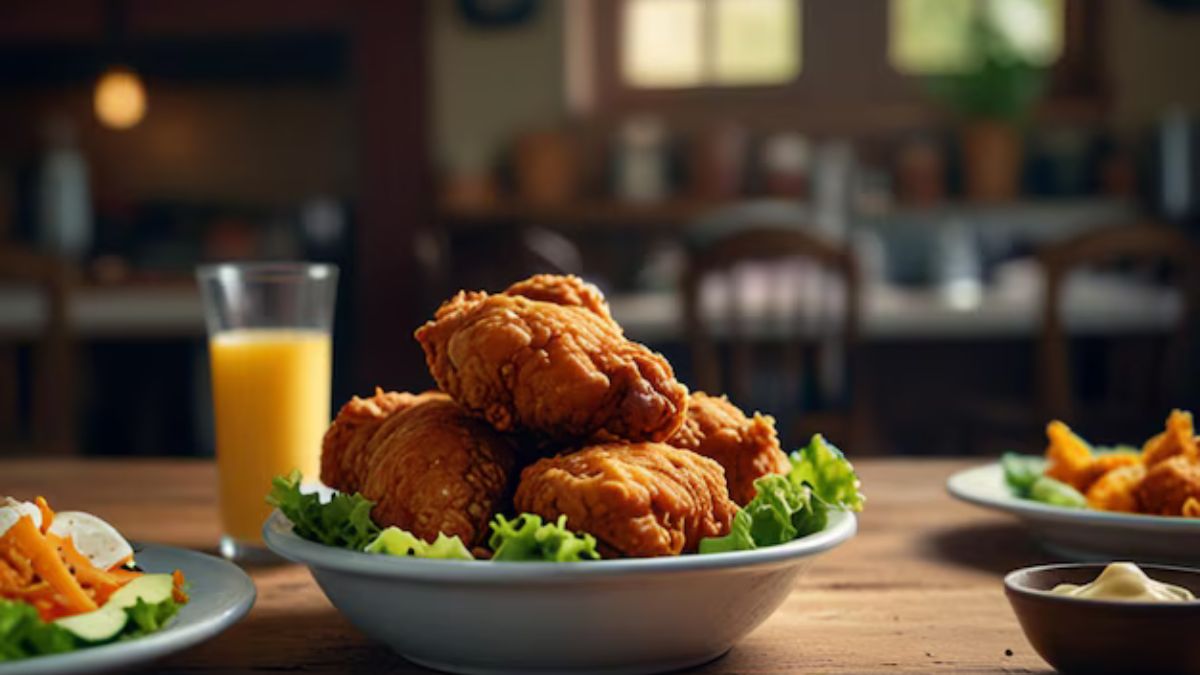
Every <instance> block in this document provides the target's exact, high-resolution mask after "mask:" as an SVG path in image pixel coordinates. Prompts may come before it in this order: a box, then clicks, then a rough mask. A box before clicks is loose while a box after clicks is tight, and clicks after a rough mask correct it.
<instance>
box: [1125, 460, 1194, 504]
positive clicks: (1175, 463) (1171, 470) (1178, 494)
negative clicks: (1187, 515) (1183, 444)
mask: <svg viewBox="0 0 1200 675" xmlns="http://www.w3.org/2000/svg"><path fill="white" fill-rule="evenodd" d="M1136 492H1137V499H1138V503H1139V504H1140V505H1141V510H1142V512H1143V513H1151V514H1155V515H1160V516H1182V515H1184V510H1185V508H1188V509H1189V510H1190V508H1193V507H1189V506H1188V503H1189V502H1190V501H1191V500H1193V499H1195V500H1200V462H1197V461H1195V460H1193V459H1191V458H1189V457H1186V456H1184V455H1175V456H1173V457H1171V458H1169V459H1165V460H1163V461H1161V462H1159V463H1158V464H1155V465H1154V466H1153V467H1151V468H1150V469H1149V470H1148V471H1147V472H1146V477H1145V478H1143V479H1142V482H1141V483H1140V484H1139V485H1138V487H1137V490H1136Z"/></svg>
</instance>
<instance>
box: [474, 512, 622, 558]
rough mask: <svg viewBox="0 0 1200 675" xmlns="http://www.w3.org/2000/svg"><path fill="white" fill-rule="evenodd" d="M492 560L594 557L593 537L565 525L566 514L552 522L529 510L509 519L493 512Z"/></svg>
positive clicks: (489, 543)
mask: <svg viewBox="0 0 1200 675" xmlns="http://www.w3.org/2000/svg"><path fill="white" fill-rule="evenodd" d="M491 527H492V536H491V538H489V539H488V545H489V546H491V547H492V551H493V554H492V560H509V561H548V562H579V561H583V560H597V559H599V558H600V554H599V553H597V552H596V538H595V537H593V536H592V535H590V534H586V533H576V532H572V531H571V530H568V529H567V517H566V516H559V517H558V520H557V521H555V522H553V523H544V524H543V523H542V519H541V517H539V516H536V515H534V514H532V513H523V514H521V515H519V516H517V517H516V518H514V519H512V520H509V519H507V518H505V517H504V516H502V515H500V514H497V515H496V517H495V518H494V519H493V520H492V523H491Z"/></svg>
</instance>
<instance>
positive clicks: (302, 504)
mask: <svg viewBox="0 0 1200 675" xmlns="http://www.w3.org/2000/svg"><path fill="white" fill-rule="evenodd" d="M301 478H302V477H301V475H300V472H299V471H293V472H291V473H290V474H288V475H287V476H276V477H275V479H274V480H272V481H271V492H270V493H269V494H268V495H267V503H268V504H270V505H271V506H273V507H275V508H277V509H279V510H280V512H282V513H283V515H285V516H287V519H288V520H290V521H292V529H293V531H294V532H295V533H296V535H297V536H299V537H303V538H304V539H308V540H309V541H315V542H317V543H320V544H325V545H326V546H336V547H339V548H348V549H352V550H355V551H361V550H363V549H364V548H366V546H367V544H369V543H371V541H373V540H374V539H375V538H376V537H378V536H379V526H378V525H376V524H375V522H374V521H372V520H371V509H372V508H373V507H374V506H375V503H374V502H372V501H371V500H369V499H367V498H366V497H363V496H362V495H361V494H358V493H354V494H353V495H347V494H342V493H336V494H334V495H333V497H331V498H330V499H329V501H327V502H323V501H321V496H320V495H318V494H316V493H305V492H302V491H301V489H300V480H301Z"/></svg>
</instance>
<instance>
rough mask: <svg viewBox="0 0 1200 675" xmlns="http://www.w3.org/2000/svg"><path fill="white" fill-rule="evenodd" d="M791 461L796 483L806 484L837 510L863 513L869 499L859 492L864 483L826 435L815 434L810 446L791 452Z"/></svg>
mask: <svg viewBox="0 0 1200 675" xmlns="http://www.w3.org/2000/svg"><path fill="white" fill-rule="evenodd" d="M791 460H792V470H791V471H790V472H789V473H788V480H790V481H791V482H792V483H793V484H795V485H799V484H801V483H804V484H807V485H808V486H809V487H811V488H812V490H813V493H814V494H816V495H817V497H819V498H820V499H821V500H823V501H824V502H826V503H827V504H829V505H830V506H832V507H834V508H838V509H845V510H848V511H862V509H863V504H864V503H866V497H865V496H864V495H863V494H862V492H860V491H859V488H860V487H861V485H862V484H861V483H860V482H859V480H858V474H856V473H854V466H853V465H852V464H850V461H849V460H847V459H846V456H845V455H844V454H843V453H842V451H841V450H838V448H837V446H835V445H834V444H832V443H830V442H829V441H826V440H825V437H824V436H822V435H821V434H814V435H813V437H812V440H810V441H809V442H808V445H806V446H804V447H803V448H800V449H799V450H798V451H796V452H793V453H792V456H791Z"/></svg>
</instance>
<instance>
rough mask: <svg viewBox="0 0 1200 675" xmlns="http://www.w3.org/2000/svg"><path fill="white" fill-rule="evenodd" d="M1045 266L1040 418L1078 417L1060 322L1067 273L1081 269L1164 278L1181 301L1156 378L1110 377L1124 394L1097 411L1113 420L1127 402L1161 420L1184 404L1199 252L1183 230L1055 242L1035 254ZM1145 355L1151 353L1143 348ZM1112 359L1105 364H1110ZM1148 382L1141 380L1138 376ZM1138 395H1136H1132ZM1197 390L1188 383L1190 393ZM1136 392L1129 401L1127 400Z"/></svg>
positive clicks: (1139, 230)
mask: <svg viewBox="0 0 1200 675" xmlns="http://www.w3.org/2000/svg"><path fill="white" fill-rule="evenodd" d="M1038 260H1039V262H1040V263H1041V265H1042V266H1043V268H1044V271H1045V278H1046V286H1045V298H1044V305H1043V313H1044V315H1043V322H1042V332H1041V338H1040V341H1039V345H1038V352H1039V358H1038V370H1039V373H1038V374H1039V376H1040V378H1039V384H1040V387H1039V403H1040V407H1041V414H1042V418H1043V419H1063V420H1068V421H1070V420H1071V419H1073V417H1074V416H1075V415H1076V414H1077V413H1078V412H1079V411H1078V410H1077V408H1078V407H1079V406H1078V404H1077V402H1076V401H1075V397H1074V396H1073V393H1072V387H1071V383H1072V372H1071V346H1070V340H1069V336H1068V335H1067V333H1066V329H1065V326H1064V320H1063V304H1064V301H1063V296H1064V291H1065V289H1066V282H1067V279H1068V277H1069V276H1070V275H1071V273H1072V272H1075V271H1078V270H1080V269H1082V268H1085V267H1099V266H1111V265H1114V264H1123V265H1128V266H1134V267H1140V268H1145V269H1147V270H1149V271H1151V272H1155V273H1161V272H1168V273H1169V274H1167V275H1166V277H1165V278H1166V280H1167V281H1168V282H1169V284H1170V286H1171V287H1173V288H1174V289H1175V290H1176V291H1177V292H1178V294H1179V298H1180V300H1181V303H1182V304H1181V307H1180V314H1179V319H1178V321H1177V322H1176V323H1175V325H1174V327H1173V328H1172V329H1171V331H1170V334H1169V335H1168V336H1167V340H1166V346H1165V349H1163V350H1161V351H1160V352H1158V351H1157V350H1149V351H1156V352H1157V353H1156V354H1152V355H1153V356H1160V357H1161V358H1157V359H1155V360H1157V361H1158V363H1157V364H1156V366H1157V368H1155V369H1153V370H1156V371H1157V372H1152V371H1147V370H1146V369H1145V368H1142V367H1140V366H1136V367H1135V369H1134V372H1131V369H1130V368H1128V367H1126V368H1124V372H1121V373H1120V374H1119V375H1115V377H1116V379H1119V380H1120V381H1117V382H1113V381H1111V380H1112V379H1114V378H1113V377H1110V382H1109V383H1108V385H1109V389H1110V390H1111V389H1117V390H1123V392H1124V394H1123V397H1121V396H1118V397H1116V398H1115V399H1114V398H1112V397H1110V400H1109V401H1107V402H1106V405H1107V406H1108V408H1109V409H1108V410H1106V411H1102V413H1101V414H1102V415H1103V416H1105V417H1111V416H1112V415H1113V414H1118V413H1120V412H1121V411H1130V412H1132V411H1133V410H1132V408H1133V407H1134V406H1133V405H1132V404H1134V403H1135V402H1136V403H1140V404H1144V405H1145V408H1144V409H1143V410H1144V411H1145V412H1146V413H1147V414H1153V413H1150V412H1149V411H1152V410H1153V411H1156V412H1157V413H1158V414H1160V415H1161V416H1162V417H1163V418H1164V419H1165V417H1166V414H1167V412H1168V409H1169V408H1170V407H1173V406H1178V405H1183V404H1184V403H1185V401H1183V400H1181V398H1180V396H1181V395H1182V394H1184V393H1185V385H1187V384H1188V380H1189V379H1190V378H1189V377H1188V375H1189V373H1188V372H1187V371H1186V369H1185V366H1187V365H1192V366H1194V365H1195V364H1188V363H1187V357H1188V355H1189V353H1190V352H1191V351H1192V349H1193V348H1194V347H1195V346H1196V345H1195V342H1194V341H1193V339H1194V337H1195V334H1194V332H1193V330H1192V329H1193V328H1194V327H1195V322H1196V319H1197V312H1198V310H1200V247H1198V246H1197V245H1196V244H1195V243H1194V242H1193V241H1192V240H1191V239H1189V238H1188V237H1187V236H1186V235H1185V234H1184V233H1183V232H1182V231H1180V230H1178V229H1175V228H1171V227H1167V226H1164V225H1157V224H1138V225H1123V226H1117V227H1109V228H1104V229H1100V230H1094V231H1091V232H1087V233H1084V234H1082V235H1080V236H1077V237H1074V238H1072V239H1069V240H1066V241H1063V242H1060V243H1057V244H1053V245H1051V246H1048V247H1046V248H1044V249H1043V250H1041V251H1040V252H1039V253H1038ZM1143 351H1148V350H1143ZM1116 358H1117V357H1114V358H1110V365H1119V364H1116V363H1114V362H1115V360H1116ZM1137 375H1146V376H1149V380H1148V381H1143V382H1138V381H1137V380H1138V378H1137V377H1136V376H1137ZM1143 379H1145V378H1143ZM1135 390H1136V391H1135ZM1195 392H1196V385H1195V384H1194V383H1193V384H1192V390H1191V393H1193V394H1194V393H1195ZM1130 393H1133V394H1134V395H1135V396H1134V398H1140V399H1141V400H1140V401H1133V400H1131V399H1130V397H1129V396H1128V394H1130Z"/></svg>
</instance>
